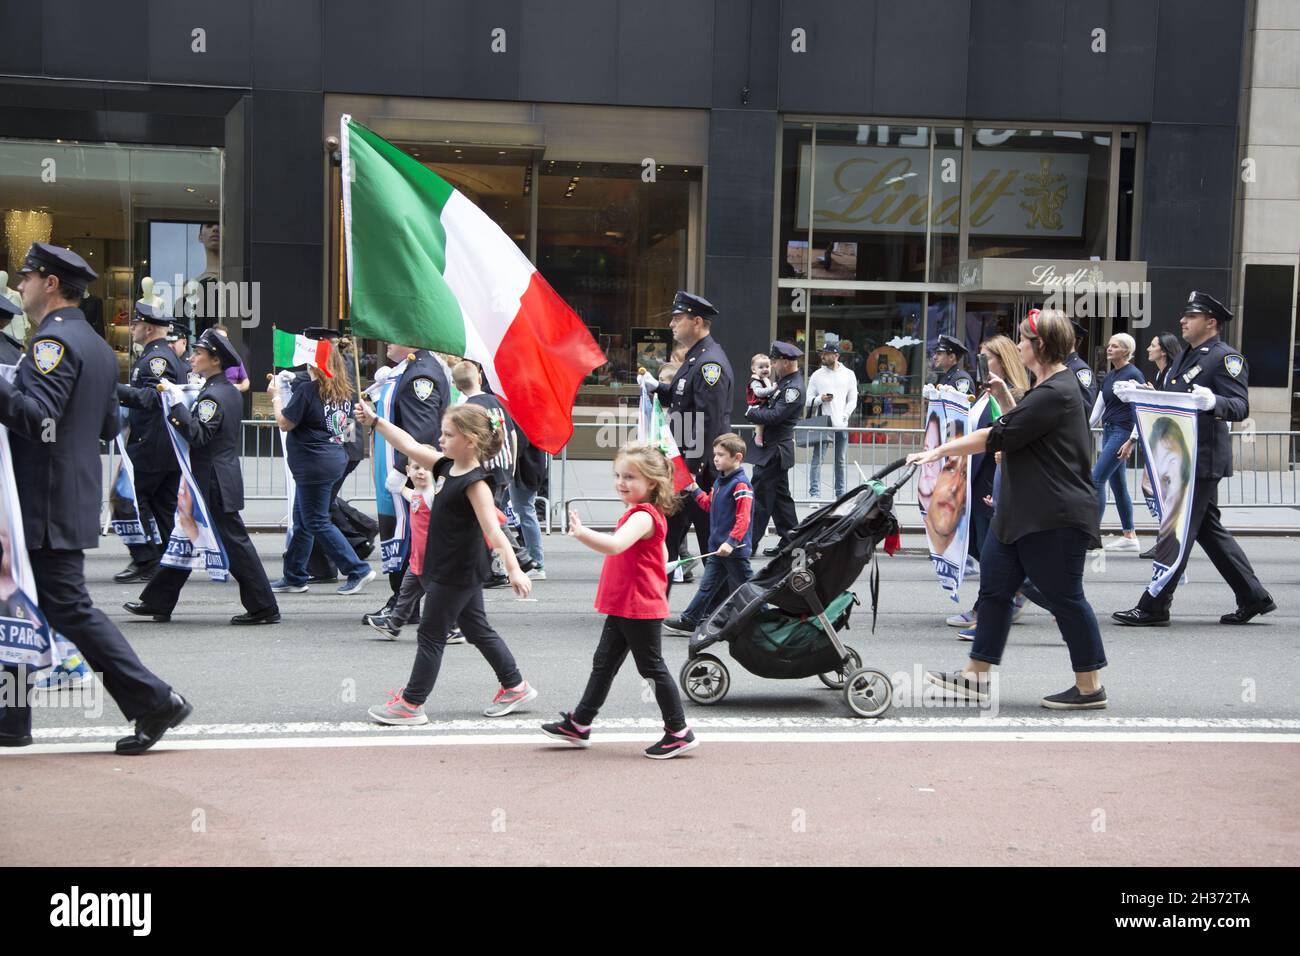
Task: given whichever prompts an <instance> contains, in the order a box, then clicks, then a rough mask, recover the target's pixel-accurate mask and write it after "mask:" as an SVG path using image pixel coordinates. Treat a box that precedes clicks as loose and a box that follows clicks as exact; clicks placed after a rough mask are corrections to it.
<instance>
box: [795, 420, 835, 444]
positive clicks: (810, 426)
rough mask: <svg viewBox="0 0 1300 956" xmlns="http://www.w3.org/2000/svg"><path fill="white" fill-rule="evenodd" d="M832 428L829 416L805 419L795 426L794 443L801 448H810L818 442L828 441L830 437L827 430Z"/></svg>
mask: <svg viewBox="0 0 1300 956" xmlns="http://www.w3.org/2000/svg"><path fill="white" fill-rule="evenodd" d="M830 427H831V417H830V416H829V415H814V416H812V417H811V418H805V419H803V420H802V421H800V422H799V424H798V425H797V426H795V430H794V443H795V444H796V445H798V446H799V447H800V448H808V447H810V446H812V445H814V444H816V443H817V442H822V441H826V439H827V438H828V437H829V436H828V435H827V434H826V431H825V429H828V428H830Z"/></svg>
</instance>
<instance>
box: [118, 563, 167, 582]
mask: <svg viewBox="0 0 1300 956" xmlns="http://www.w3.org/2000/svg"><path fill="white" fill-rule="evenodd" d="M157 570H158V564H157V562H155V561H150V562H148V563H144V564H141V563H138V562H135V561H132V562H131V563H130V564H128V565H127V566H126V567H124V568H123V569H122V570H121V571H118V572H117V574H115V575H113V580H114V581H116V582H117V583H118V584H135V583H138V582H142V581H148V580H150V579H151V578H152V577H153V575H154V572H155V571H157Z"/></svg>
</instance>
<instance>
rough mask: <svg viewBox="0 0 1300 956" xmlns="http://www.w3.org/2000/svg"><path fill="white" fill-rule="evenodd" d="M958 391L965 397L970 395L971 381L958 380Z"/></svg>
mask: <svg viewBox="0 0 1300 956" xmlns="http://www.w3.org/2000/svg"><path fill="white" fill-rule="evenodd" d="M957 391H959V392H961V393H962V394H963V395H966V394H968V393H969V392H970V379H968V378H959V379H957Z"/></svg>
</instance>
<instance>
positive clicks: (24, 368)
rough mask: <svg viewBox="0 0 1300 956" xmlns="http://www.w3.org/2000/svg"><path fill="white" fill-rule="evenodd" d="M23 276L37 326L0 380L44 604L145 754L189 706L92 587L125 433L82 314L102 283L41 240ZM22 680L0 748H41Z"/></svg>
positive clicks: (109, 361)
mask: <svg viewBox="0 0 1300 956" xmlns="http://www.w3.org/2000/svg"><path fill="white" fill-rule="evenodd" d="M19 273H20V275H21V276H22V280H21V281H20V282H19V290H20V291H21V292H22V296H23V308H24V309H25V310H26V312H27V314H28V315H29V316H30V317H31V318H32V320H33V321H39V325H38V327H37V328H36V331H35V332H34V333H33V334H32V341H31V345H30V346H29V347H28V348H27V350H26V352H25V353H24V355H23V358H22V361H20V362H19V363H18V369H17V372H16V373H15V376H14V381H13V382H12V383H10V382H8V381H7V380H5V379H4V378H3V377H0V422H3V423H4V424H5V425H7V426H8V427H9V433H10V450H11V452H12V455H13V468H14V478H15V480H16V483H17V486H18V487H17V494H18V501H19V504H20V506H21V508H22V522H23V531H24V534H25V537H26V543H27V551H28V558H29V559H30V561H31V567H32V572H33V575H34V576H35V579H36V597H37V603H38V604H39V606H40V610H41V611H42V612H43V613H44V615H45V620H46V621H47V622H48V624H49V626H50V629H51V630H54V631H58V632H60V633H62V634H67V635H69V636H71V637H73V638H75V640H76V642H77V648H78V649H79V650H80V651H81V653H82V655H83V656H84V657H85V659H86V661H87V662H88V663H89V664H90V666H91V667H92V668H93V669H94V670H95V671H97V672H99V674H100V675H101V677H102V679H103V682H104V687H105V689H106V690H107V691H108V692H109V693H110V694H111V695H112V696H113V699H114V700H115V701H116V702H117V705H118V707H119V708H121V710H122V713H123V714H125V715H126V717H127V719H128V720H132V721H134V722H135V732H134V733H133V734H131V735H129V736H127V737H123V738H122V739H121V740H119V741H118V742H117V752H118V753H120V754H140V753H144V752H145V751H146V750H148V749H149V748H150V747H152V746H153V745H154V744H155V743H157V742H158V740H159V738H161V737H162V735H163V734H164V733H166V732H167V730H168V729H169V728H171V727H175V726H176V725H177V724H179V723H180V722H181V721H183V720H184V719H185V718H186V717H188V716H189V714H190V710H191V706H190V704H189V702H188V701H186V700H185V699H184V698H183V697H181V695H180V694H177V693H176V692H175V691H173V690H172V689H171V687H169V686H168V685H167V684H166V683H165V682H164V681H162V680H159V679H158V677H156V676H155V675H154V674H152V673H151V672H150V671H149V670H148V669H147V668H146V667H145V666H144V665H143V664H142V663H141V662H140V659H139V658H138V657H137V656H136V654H135V651H133V650H132V649H131V645H130V644H128V643H127V641H126V638H125V637H123V636H122V632H121V631H119V630H118V629H117V628H116V627H114V626H113V624H112V622H111V621H109V620H108V618H107V617H105V616H104V613H103V612H102V611H100V610H99V609H98V608H96V607H95V606H94V605H93V604H92V603H91V601H90V594H89V593H88V592H87V591H86V577H85V551H86V549H87V548H94V547H97V546H98V544H99V509H100V506H101V504H102V503H103V484H102V476H101V468H102V465H101V463H100V457H99V444H100V442H101V441H111V440H112V439H113V438H115V437H116V436H117V432H118V428H119V419H118V405H117V401H116V399H115V397H114V389H115V388H116V385H117V375H118V372H117V359H116V358H115V357H114V355H113V350H112V349H111V348H109V346H108V343H107V342H105V341H104V340H103V339H102V338H101V337H100V336H98V335H96V334H95V331H94V330H93V329H92V328H91V327H90V325H89V324H88V323H87V322H86V319H85V316H84V315H83V314H82V312H81V310H80V309H79V308H78V307H77V304H78V303H79V302H81V300H82V297H83V296H84V295H85V291H86V288H87V287H88V286H89V284H90V283H91V282H93V281H95V279H96V278H98V277H97V276H96V274H95V273H94V271H92V270H91V268H90V267H89V266H88V265H86V263H85V260H83V259H82V258H81V257H80V256H78V255H77V254H76V253H74V252H70V251H69V250H67V249H61V248H59V247H57V246H51V245H47V244H46V243H43V242H37V243H33V244H32V246H31V248H30V249H29V250H28V251H27V257H26V259H25V260H24V262H23V267H22V268H21V269H20V270H19ZM10 671H11V674H10V676H11V677H12V676H14V674H13V669H10ZM17 676H18V678H19V679H18V681H17V683H16V684H13V685H11V686H15V687H17V688H18V689H19V693H18V695H17V703H16V704H15V705H13V706H6V701H5V700H4V698H3V697H0V746H9V747H14V746H25V745H26V744H30V743H31V742H32V738H31V710H30V709H29V708H28V706H27V701H26V695H25V694H24V693H23V692H22V691H23V690H24V689H25V688H26V686H27V680H26V676H25V675H22V674H19V675H17Z"/></svg>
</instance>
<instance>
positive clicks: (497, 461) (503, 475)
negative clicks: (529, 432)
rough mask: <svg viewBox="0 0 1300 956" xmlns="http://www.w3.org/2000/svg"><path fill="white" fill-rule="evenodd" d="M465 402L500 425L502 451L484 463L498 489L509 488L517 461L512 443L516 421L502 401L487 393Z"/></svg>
mask: <svg viewBox="0 0 1300 956" xmlns="http://www.w3.org/2000/svg"><path fill="white" fill-rule="evenodd" d="M465 402H466V404H468V405H478V406H479V407H480V408H482V409H484V410H485V411H486V412H487V413H488V414H489V415H491V416H492V417H493V418H495V419H496V420H497V421H498V422H499V423H500V425H501V451H499V452H497V455H496V457H495V458H493V459H491V460H490V461H485V462H483V467H484V468H486V469H487V470H488V471H489V472H491V474H492V477H493V478H494V479H496V486H497V488H498V489H500V488H508V487H509V486H510V482H511V481H512V480H513V478H514V472H515V460H514V455H513V453H512V446H511V441H510V436H511V435H513V434H514V432H515V423H514V419H512V418H511V417H510V413H509V412H507V411H506V409H505V406H504V405H502V404H501V399H499V398H497V397H496V396H495V395H489V394H488V393H487V392H481V393H479V394H478V395H471V396H470V397H469V398H467V399H465Z"/></svg>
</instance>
